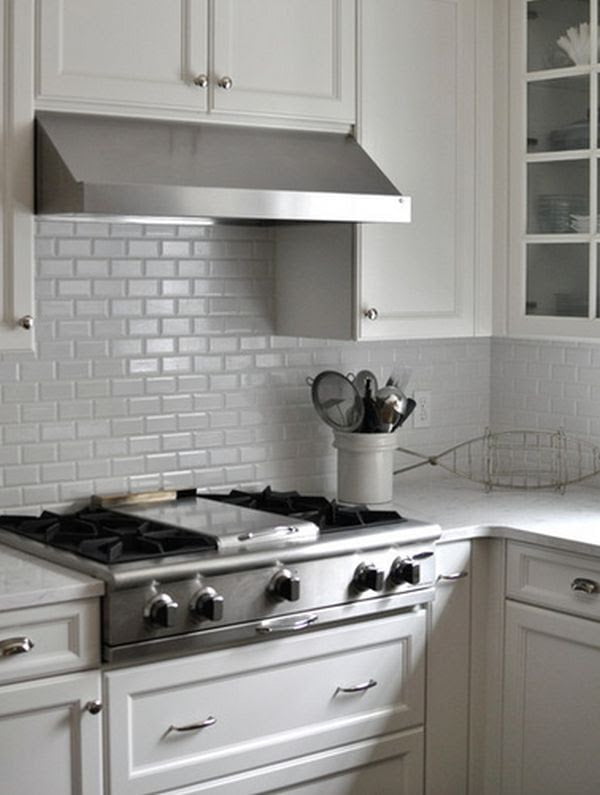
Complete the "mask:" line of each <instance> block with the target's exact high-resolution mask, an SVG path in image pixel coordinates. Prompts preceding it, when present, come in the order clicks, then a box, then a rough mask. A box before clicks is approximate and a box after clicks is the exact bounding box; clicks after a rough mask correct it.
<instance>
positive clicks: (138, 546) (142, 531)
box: [0, 508, 217, 563]
mask: <svg viewBox="0 0 600 795" xmlns="http://www.w3.org/2000/svg"><path fill="white" fill-rule="evenodd" d="M0 528H1V529H3V530H9V531H11V532H13V533H17V534H18V535H22V536H27V537H28V538H32V539H34V540H35V541H39V542H41V543H42V544H49V545H50V546H53V547H58V548H60V549H65V550H67V551H68V552H74V553H75V554H77V555H81V556H83V557H84V558H90V559H91V560H96V561H99V562H100V563H129V562H130V561H134V560H147V559H149V558H158V557H165V556H169V555H181V554H191V553H196V554H197V553H202V552H210V551H213V550H216V548H217V542H216V540H215V539H214V538H211V537H210V536H207V535H203V534H202V533H196V532H194V531H192V530H183V529H181V528H177V527H170V526H168V525H163V524H160V523H159V522H151V521H147V520H145V519H139V518H137V517H135V516H125V515H122V514H119V513H116V512H113V511H108V510H104V509H94V508H84V509H83V510H81V511H78V512H77V513H70V514H56V513H51V512H50V511H44V512H43V513H42V514H41V516H39V517H32V516H10V515H7V516H0Z"/></svg>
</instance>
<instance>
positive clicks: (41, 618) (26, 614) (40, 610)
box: [0, 599, 100, 682]
mask: <svg viewBox="0 0 600 795" xmlns="http://www.w3.org/2000/svg"><path fill="white" fill-rule="evenodd" d="M99 615H100V614H99V606H98V600H97V599H83V600H81V601H74V602H63V603H60V604H52V605H41V606H40V607H30V608H25V609H23V610H7V611H6V612H3V613H0V650H1V649H2V648H4V649H5V650H8V647H9V646H13V645H15V644H13V643H11V641H13V640H14V641H15V642H16V644H17V645H18V644H19V642H21V641H25V645H27V641H30V642H31V644H32V646H31V649H30V650H29V651H27V652H25V653H15V654H6V656H0V682H14V681H17V680H19V679H32V678H34V677H38V676H48V675H49V674H55V673H65V672H67V671H75V670H78V669H82V668H89V667H91V666H97V665H99V662H100V620H99Z"/></svg>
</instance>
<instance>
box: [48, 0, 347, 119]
mask: <svg viewBox="0 0 600 795" xmlns="http://www.w3.org/2000/svg"><path fill="white" fill-rule="evenodd" d="M37 24H38V34H39V35H38V42H39V53H38V59H39V69H38V75H39V77H38V85H37V92H36V93H37V106H38V107H40V108H44V109H54V110H76V111H77V110H79V111H90V112H103V113H125V114H128V115H131V114H135V115H150V116H159V117H160V116H163V117H164V116H167V117H168V118H171V119H173V118H183V119H186V118H187V119H191V120H196V121H198V120H205V121H206V120H207V117H206V114H207V113H208V114H210V117H211V118H214V119H215V120H219V121H231V120H232V117H233V119H235V117H239V119H238V120H240V121H245V122H246V123H248V120H249V119H252V118H253V117H256V118H257V120H258V121H260V123H268V122H269V120H271V121H275V122H277V121H279V122H280V123H287V124H291V125H292V126H293V125H294V124H295V123H298V124H299V125H301V126H302V125H303V124H306V125H309V126H310V125H312V124H317V126H318V125H319V124H321V123H322V124H327V123H339V124H345V125H348V124H350V123H351V122H353V121H354V61H355V59H354V51H355V2H354V0H181V2H177V3H175V2H164V0H128V2H127V3H123V2H120V0H44V2H43V3H39V4H38V21H37ZM258 121H255V123H258Z"/></svg>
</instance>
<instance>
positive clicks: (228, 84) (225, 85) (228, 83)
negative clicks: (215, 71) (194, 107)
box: [219, 75, 233, 91]
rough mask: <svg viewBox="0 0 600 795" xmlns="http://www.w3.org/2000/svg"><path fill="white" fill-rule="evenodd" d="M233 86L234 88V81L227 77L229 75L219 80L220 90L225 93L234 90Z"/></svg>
mask: <svg viewBox="0 0 600 795" xmlns="http://www.w3.org/2000/svg"><path fill="white" fill-rule="evenodd" d="M232 86H233V80H232V79H231V78H230V77H227V75H224V76H223V77H222V78H221V79H220V80H219V88H222V89H223V90H224V91H229V90H230V89H231V88H232Z"/></svg>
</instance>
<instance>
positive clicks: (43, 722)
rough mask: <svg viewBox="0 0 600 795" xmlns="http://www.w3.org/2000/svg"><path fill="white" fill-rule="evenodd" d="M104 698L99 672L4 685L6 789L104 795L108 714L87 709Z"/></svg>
mask: <svg viewBox="0 0 600 795" xmlns="http://www.w3.org/2000/svg"><path fill="white" fill-rule="evenodd" d="M99 698H100V674H99V673H97V672H91V673H85V674H75V675H72V676H59V677H55V678H52V679H40V680H38V681H36V682H24V683H22V684H18V685H6V686H4V687H3V688H1V689H0V769H1V770H2V784H1V786H0V788H1V790H2V792H5V793H7V795H8V793H10V795H34V793H49V795H50V794H51V795H101V793H102V765H101V759H102V751H101V737H102V717H101V716H100V715H91V714H90V713H89V712H87V710H85V709H84V707H85V704H86V703H87V701H91V700H95V699H99Z"/></svg>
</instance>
